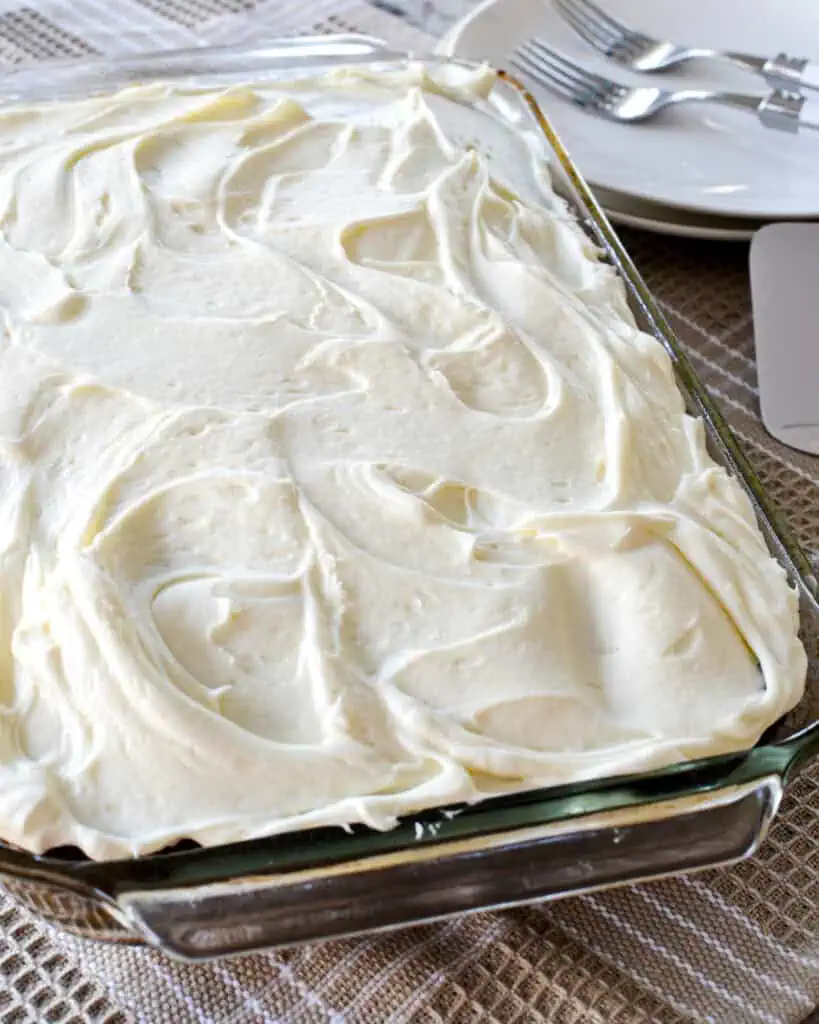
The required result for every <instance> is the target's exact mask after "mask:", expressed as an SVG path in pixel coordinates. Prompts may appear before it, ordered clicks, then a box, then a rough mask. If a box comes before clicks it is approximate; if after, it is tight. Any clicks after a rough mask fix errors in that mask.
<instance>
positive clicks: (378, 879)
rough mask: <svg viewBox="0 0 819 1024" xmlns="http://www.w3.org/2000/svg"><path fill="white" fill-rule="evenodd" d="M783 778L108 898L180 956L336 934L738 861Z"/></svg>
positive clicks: (766, 820)
mask: <svg viewBox="0 0 819 1024" xmlns="http://www.w3.org/2000/svg"><path fill="white" fill-rule="evenodd" d="M782 790H783V778H782V776H781V775H779V774H772V775H767V776H763V777H761V778H757V779H755V780H753V781H750V782H747V783H744V784H742V785H738V786H733V787H728V788H725V789H719V790H717V791H714V792H711V793H710V794H703V793H697V794H692V795H689V796H687V797H682V798H677V799H675V800H671V801H665V802H660V803H657V804H654V805H649V806H648V807H646V806H643V807H641V808H626V809H623V810H619V811H611V812H606V813H602V814H594V815H590V816H588V817H587V818H580V819H574V820H572V821H564V822H558V823H553V824H551V825H542V826H536V827H528V828H524V829H519V830H513V831H511V832H510V831H505V832H502V833H498V834H497V836H496V837H495V839H496V842H495V843H493V847H492V848H491V849H490V850H488V851H487V850H486V849H485V839H484V840H482V841H481V845H482V846H484V849H483V851H482V852H481V853H478V851H477V849H475V848H473V846H474V843H473V842H472V841H470V840H454V841H442V842H440V843H435V842H432V843H424V844H419V845H418V847H415V848H413V847H410V848H409V849H404V850H400V851H396V852H394V853H389V854H385V855H380V856H375V857H362V858H360V859H359V860H356V861H353V862H349V861H348V862H347V863H344V864H339V865H336V866H335V867H332V866H331V867H328V866H327V865H326V864H324V865H321V866H319V867H316V868H315V869H308V870H296V871H291V872H278V873H270V874H266V875H264V876H261V877H259V876H257V877H255V878H254V877H249V878H244V879H241V880H239V881H231V882H225V883H217V884H210V885H200V886H190V887H182V888H168V889H152V890H148V889H146V890H142V891H140V890H131V891H124V892H120V893H119V894H118V895H117V896H116V897H115V899H116V908H115V913H116V914H117V916H118V917H119V918H120V920H121V921H122V923H123V924H124V925H126V927H127V928H128V929H129V930H130V931H132V932H137V933H139V934H140V935H141V936H143V937H144V938H145V939H146V940H147V941H148V942H149V943H151V944H153V945H155V946H157V947H159V948H161V949H163V950H164V951H165V952H167V953H169V954H171V955H172V956H175V957H178V958H182V959H185V960H204V959H208V958H210V957H215V956H222V955H226V954H233V953H244V952H250V951H253V950H260V949H269V948H272V947H276V946H286V945H290V944H295V943H300V942H308V941H316V940H319V939H330V938H339V937H341V936H344V935H352V934H356V933H358V932H361V931H365V930H366V931H369V930H372V929H384V928H391V927H396V926H400V925H404V924H407V923H418V922H421V921H429V920H434V919H436V918H441V917H446V916H448V915H451V914H457V913H462V912H465V911H470V910H478V909H486V908H490V907H491V908H500V907H509V906H514V905H517V904H522V903H528V902H532V901H536V900H543V899H554V898H557V897H560V896H566V895H570V894H572V893H580V892H585V891H588V890H591V889H596V888H602V887H606V886H608V885H611V884H613V883H621V882H635V881H640V880H644V879H647V878H656V877H661V876H663V875H666V874H670V873H676V872H679V871H691V870H694V869H696V868H701V867H706V866H708V867H712V866H715V865H718V864H725V863H729V862H732V861H736V860H740V859H742V858H743V857H747V856H749V855H750V854H752V853H753V852H754V851H755V849H756V848H757V846H758V844H759V842H760V841H761V839H762V837H764V835H765V833H766V831H767V828H768V825H769V824H770V821H771V820H772V818H773V815H774V813H775V811H776V808H777V806H778V803H779V800H780V797H781V794H782Z"/></svg>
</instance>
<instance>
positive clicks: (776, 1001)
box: [0, 0, 819, 1024]
mask: <svg viewBox="0 0 819 1024" xmlns="http://www.w3.org/2000/svg"><path fill="white" fill-rule="evenodd" d="M396 4H397V0H396ZM35 8H36V9H35ZM355 28H358V29H361V30H364V31H368V32H373V33H375V34H380V35H383V36H386V37H389V38H391V41H393V42H394V43H397V44H401V43H405V44H407V45H423V44H424V40H423V38H422V37H420V36H419V35H418V34H417V33H414V32H413V31H412V30H410V29H409V28H408V27H407V26H406V25H404V24H403V23H401V22H400V21H398V20H397V19H394V18H391V17H389V16H388V15H386V14H384V13H382V12H376V11H374V10H372V9H371V8H369V7H366V6H365V5H364V3H363V2H361V0H347V2H346V3H345V2H344V0H263V2H260V3H258V4H257V3H255V2H254V0H108V2H106V0H30V4H29V6H27V7H23V6H20V5H18V4H16V3H15V2H14V0H0V60H3V61H6V62H18V61H21V60H24V59H28V58H42V57H47V56H53V55H56V56H70V55H77V54H82V53H89V52H94V51H109V52H114V53H117V52H128V51H133V50H137V49H141V48H145V47H149V46H160V45H165V46H167V45H185V44H190V43H191V42H193V41H195V40H196V39H203V40H205V41H222V40H231V41H234V40H237V39H239V38H241V37H242V36H243V35H251V34H254V35H255V34H258V33H259V31H261V30H262V29H267V30H269V31H271V32H296V31H309V30H311V29H312V30H321V31H333V30H345V29H355ZM623 235H624V238H625V241H626V243H627V245H628V246H629V247H630V249H631V251H632V253H633V255H634V257H635V259H636V261H637V263H638V265H639V266H640V268H641V269H642V271H643V273H644V274H645V276H646V278H647V280H648V282H649V285H650V286H651V287H652V288H653V289H654V292H655V294H656V295H657V297H658V298H659V300H660V301H661V302H662V303H663V305H664V307H665V309H666V311H667V312H668V313H669V314H671V317H672V320H673V321H674V323H675V325H676V326H677V327H678V329H679V332H680V335H681V336H682V338H683V339H684V340H685V341H686V342H687V343H688V346H689V348H690V351H691V354H692V356H693V359H694V365H695V368H696V369H697V371H698V372H699V373H700V374H701V376H702V378H703V380H704V381H705V383H706V384H707V385H708V386H709V387H710V388H711V389H712V391H713V392H714V394H715V395H716V396H717V398H718V399H719V400H720V402H721V404H722V407H723V409H724V411H725V412H726V414H727V416H728V418H729V420H730V422H731V425H732V426H733V427H734V429H735V431H736V432H737V434H738V436H739V438H740V439H741V440H742V442H743V443H744V445H745V447H746V449H747V452H748V455H749V457H750V459H751V461H752V462H753V464H754V466H755V467H756V469H757V470H758V471H759V473H760V475H761V477H762V479H763V481H764V482H765V483H766V484H767V486H768V488H769V489H770V491H771V493H772V495H773V497H774V498H775V499H776V500H777V501H778V503H779V504H780V506H781V507H782V508H783V509H784V510H785V511H786V513H787V514H788V516H789V517H790V519H791V522H792V524H793V526H794V527H795V528H796V530H797V531H798V533H799V534H800V535H801V537H802V539H803V541H804V542H805V544H806V545H807V546H811V545H812V543H815V541H816V534H817V530H819V460H816V459H812V458H810V457H808V456H800V455H798V454H795V453H794V452H792V451H789V450H788V449H785V448H783V447H782V446H780V445H778V444H776V443H775V442H774V441H772V440H771V439H770V438H769V437H768V436H767V434H765V432H764V431H763V429H762V427H761V425H760V423H759V419H758V414H757V393H756V374H755V369H754V363H753V340H752V323H751V316H750V302H749V295H748V277H747V249H746V247H745V246H741V245H722V244H717V243H710V242H693V241H681V240H679V239H662V238H658V237H654V236H650V235H643V234H639V233H635V232H623ZM817 1003H819V764H818V765H816V766H815V767H814V768H813V769H812V770H810V771H808V772H807V773H806V774H804V775H803V776H802V777H801V778H800V779H799V780H797V782H796V783H795V784H794V785H793V786H792V787H791V789H790V790H789V793H788V795H787V797H786V800H785V804H784V808H783V811H782V813H781V815H780V817H779V819H778V820H777V823H776V825H775V826H774V828H773V830H772V833H771V835H770V837H769V838H768V840H767V842H766V843H765V844H764V846H763V848H762V850H761V851H760V853H759V855H758V856H757V857H755V858H754V859H753V860H750V861H747V862H745V863H743V864H741V865H739V866H737V867H735V868H733V869H730V870H723V871H718V872H716V871H715V872H707V873H704V874H701V875H699V876H696V877H690V878H684V879H679V880H674V881H666V882H660V883H654V884H651V885H642V886H637V887H634V888H630V889H622V890H619V891H615V892H609V893H604V894H598V895H593V896H586V897H581V898H577V899H573V900H566V901H563V902H561V903H555V904H551V905H546V906H539V907H534V908H529V909H524V910H517V911H512V912H507V913H501V914H480V915H476V916H472V917H468V918H461V919H458V920H454V921H451V922H447V923H444V924H440V925H435V926H429V927H423V928H419V929H414V930H407V931H404V932H399V933H395V934H392V935H388V936H380V937H377V938H363V939H356V940H349V941H344V942H336V943H333V944H330V945H325V946H312V947H306V948H302V949H298V950H293V951H288V952H283V953H276V954H268V955H262V956H252V957H244V958H240V959H236V960H233V961H228V962H223V963H219V964H210V965H207V966H202V967H189V966H182V965H179V964H176V963H173V962H171V961H169V960H167V959H166V958H164V957H163V956H161V955H159V954H157V953H154V952H151V951H147V950H142V949H129V948H122V947H107V946H103V945H101V944H95V943H89V942H84V941H82V940H78V939H73V938H69V937H66V936H64V935H61V934H59V933H57V932H56V931H54V930H53V929H51V928H49V927H48V926H45V925H42V924H41V923H39V922H38V921H37V919H35V918H34V917H33V916H32V915H31V914H30V913H29V912H28V911H27V910H25V909H23V908H22V907H20V906H19V905H17V904H16V903H15V902H14V901H13V900H12V899H10V898H9V897H7V896H3V895H2V894H0V1021H2V1022H4V1024H12V1022H14V1024H19V1022H29V1021H47V1022H54V1024H80V1022H82V1024H85V1022H92V1021H93V1022H103V1024H125V1022H129V1021H141V1022H145V1024H180V1022H196V1024H256V1022H260V1024H261V1022H269V1024H272V1022H276V1024H300V1022H306V1024H312V1022H315V1024H342V1022H344V1024H347V1022H349V1024H358V1022H361V1024H373V1022H376V1024H379V1022H388V1021H389V1022H393V1024H402V1022H405V1021H418V1022H421V1024H433V1022H435V1024H437V1022H442V1021H447V1022H450V1021H451V1022H458V1024H461V1022H463V1024H472V1022H474V1024H479V1022H480V1024H494V1022H498V1024H513V1022H514V1024H529V1022H532V1024H534V1022H536V1021H554V1022H556V1024H649V1022H652V1024H653V1022H659V1024H677V1022H680V1021H714V1022H715V1024H757V1022H761V1024H796V1022H798V1021H800V1020H802V1019H803V1018H805V1017H806V1016H807V1015H808V1014H809V1013H810V1011H811V1009H812V1007H814V1006H815V1005H816V1004H817Z"/></svg>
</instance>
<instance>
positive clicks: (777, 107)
mask: <svg viewBox="0 0 819 1024" xmlns="http://www.w3.org/2000/svg"><path fill="white" fill-rule="evenodd" d="M512 64H513V65H514V66H515V67H516V68H518V70H520V71H523V72H524V74H527V75H529V76H530V77H531V78H533V79H534V80H535V81H536V82H540V84H541V85H545V86H546V88H547V89H550V90H551V91H552V92H554V93H557V95H558V96H562V97H563V98H564V99H566V100H569V101H570V102H571V103H573V104H574V105H575V106H577V107H580V108H581V109H583V110H586V111H589V112H590V113H592V114H598V115H599V116H600V117H605V118H608V120H610V121H620V122H625V123H632V122H635V121H647V120H649V119H650V118H652V117H655V116H656V115H657V114H659V113H660V111H662V110H665V109H666V108H667V107H672V106H676V105H677V104H680V103H717V104H721V105H722V106H725V107H733V108H734V109H735V110H744V111H745V112H746V113H749V114H755V115H756V116H757V117H758V118H759V120H760V121H761V122H762V123H763V124H764V125H765V127H766V128H775V129H777V130H779V131H786V132H796V131H798V130H799V128H801V127H804V128H816V129H819V102H817V101H816V100H814V101H809V100H807V99H805V97H804V96H797V95H795V94H794V93H787V92H781V91H778V90H774V91H773V92H771V93H769V94H768V95H767V96H745V95H743V94H741V93H734V92H715V91H713V90H710V89H677V90H674V91H671V90H668V89H655V88H652V87H651V86H641V87H638V88H632V87H630V86H627V85H621V84H620V83H619V82H613V81H612V80H611V79H609V78H604V77H603V76H602V75H596V74H594V73H593V72H591V71H585V70H584V69H583V68H581V67H578V65H577V64H574V63H573V62H572V61H570V60H567V59H566V58H565V57H562V56H561V55H560V54H559V53H555V52H554V50H550V49H549V47H548V46H546V45H545V44H544V43H542V42H541V41H540V40H539V39H530V40H528V41H527V42H525V43H523V44H522V45H521V46H519V47H518V49H517V50H515V52H514V54H513V55H512Z"/></svg>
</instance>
